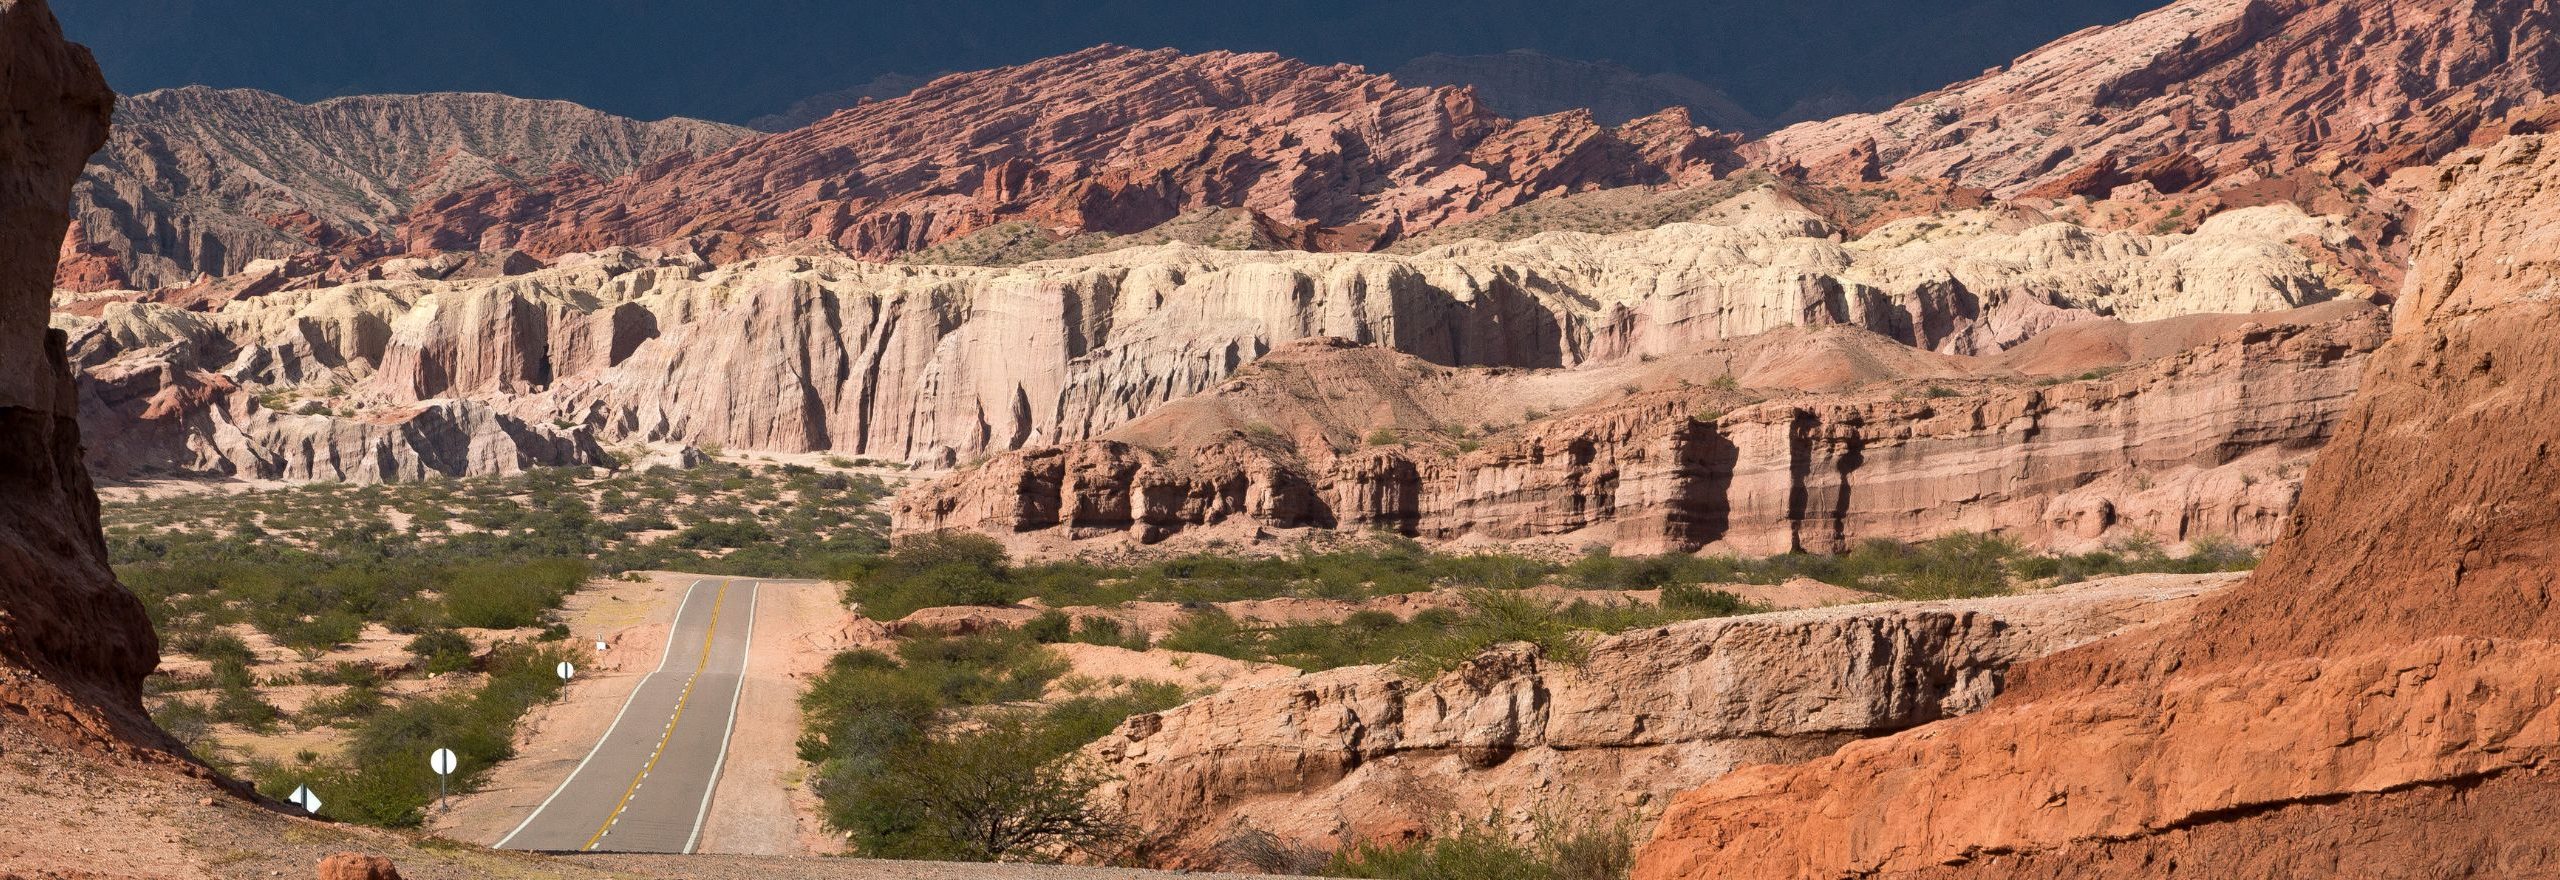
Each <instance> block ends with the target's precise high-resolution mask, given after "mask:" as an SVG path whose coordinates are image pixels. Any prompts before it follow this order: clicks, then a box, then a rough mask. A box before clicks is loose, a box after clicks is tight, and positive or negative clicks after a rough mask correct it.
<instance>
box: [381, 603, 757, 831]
mask: <svg viewBox="0 0 2560 880" xmlns="http://www.w3.org/2000/svg"><path fill="white" fill-rule="evenodd" d="M701 579H702V578H701V576H699V575H689V574H678V573H674V572H647V573H645V574H644V575H642V578H641V579H640V580H638V581H623V580H617V579H605V580H600V581H598V582H596V584H594V585H591V586H590V587H589V588H588V589H585V590H580V591H578V592H577V593H576V594H574V595H571V596H570V597H569V599H568V601H567V603H566V604H564V605H563V606H562V609H561V611H562V615H561V619H562V620H564V621H566V622H568V624H569V632H570V638H571V639H572V640H573V643H574V644H576V645H578V646H579V647H580V648H581V649H582V650H583V651H585V652H586V653H587V655H588V656H587V658H586V660H585V661H584V662H581V663H579V664H578V667H579V672H578V675H577V677H575V678H573V679H571V680H570V682H569V687H568V690H567V691H566V692H565V693H564V694H562V698H561V699H560V700H557V701H554V702H551V703H547V704H544V705H542V706H537V707H535V708H534V710H533V711H531V712H528V713H526V714H525V718H524V721H523V723H521V724H519V725H517V727H516V757H515V759H514V760H510V761H507V762H505V763H503V764H500V765H498V767H497V769H496V770H495V771H493V772H491V773H490V774H489V777H488V780H487V782H486V783H485V784H484V785H483V786H482V787H481V789H480V790H479V791H477V792H473V793H471V794H468V795H463V796H461V797H457V798H454V799H452V800H450V801H448V802H446V804H445V809H443V810H442V811H439V812H436V813H433V814H431V815H430V816H429V818H428V820H427V827H428V828H429V829H431V830H433V831H434V832H435V833H437V834H440V835H443V836H446V837H450V838H453V839H455V840H462V841H469V842H471V843H475V844H483V845H485V844H490V843H495V842H496V841H497V840H498V838H501V837H504V836H506V834H507V832H509V831H512V830H514V829H515V826H516V824H517V823H519V822H522V821H524V817H525V816H526V815H529V814H530V813H531V812H532V810H533V809H534V808H535V807H536V806H539V805H541V803H542V799H543V798H546V797H550V796H551V792H552V790H553V789H556V788H559V787H560V783H561V781H562V780H565V779H567V778H568V777H569V773H570V771H572V770H575V769H577V766H578V762H579V761H580V760H582V759H584V758H585V757H586V756H587V752H588V750H590V749H592V748H594V747H595V744H596V740H598V739H600V738H602V737H603V736H604V732H605V728H608V727H611V726H612V725H613V717H614V715H615V714H617V713H619V712H620V711H621V709H622V704H623V701H624V700H627V699H629V698H630V696H631V690H632V689H633V688H635V687H638V686H639V685H640V679H641V678H643V677H646V676H647V675H648V674H649V672H650V671H652V670H654V669H655V668H657V664H658V658H659V657H660V656H661V655H663V654H664V653H665V651H666V639H667V628H668V626H669V625H670V624H671V623H672V622H673V621H674V618H675V611H676V606H677V604H678V600H680V599H682V598H683V596H684V592H685V590H686V589H687V588H688V587H691V586H692V585H693V583H694V581H697V580H701ZM713 580H715V581H716V580H717V579H716V578H715V579H713ZM758 617H759V618H761V617H762V615H761V614H759V615H758ZM759 622H761V621H759ZM599 640H601V641H603V642H604V643H605V644H606V648H605V650H603V651H601V652H599V651H596V650H595V643H596V642H597V641H599Z"/></svg>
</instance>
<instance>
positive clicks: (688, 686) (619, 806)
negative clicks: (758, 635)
mask: <svg viewBox="0 0 2560 880" xmlns="http://www.w3.org/2000/svg"><path fill="white" fill-rule="evenodd" d="M728 598H729V580H728V579H725V578H724V579H722V580H721V581H720V592H719V593H717V594H714V595H713V596H712V597H711V624H710V625H709V626H707V627H705V628H704V629H703V631H702V657H701V658H700V659H697V660H695V661H693V674H692V675H689V676H686V677H685V680H684V692H683V693H680V694H677V695H676V714H675V717H672V718H669V719H667V729H666V732H665V733H661V734H659V735H658V747H657V748H656V749H655V750H652V751H650V752H649V763H647V764H643V765H641V766H640V775H638V776H634V777H632V778H631V787H629V788H625V789H623V790H622V800H620V801H617V802H615V803H614V805H613V812H611V813H608V814H606V815H605V817H604V825H603V826H602V827H599V828H597V829H596V835H595V836H594V837H590V838H587V845H586V846H583V847H579V849H581V850H592V849H595V848H596V844H598V843H601V842H603V841H604V835H605V832H608V831H612V830H613V823H615V822H619V821H621V820H622V810H623V808H625V807H629V806H631V796H632V795H634V794H637V793H639V791H640V783H641V782H642V781H643V780H646V779H648V778H649V771H652V770H656V769H658V759H659V758H661V757H664V756H665V755H666V754H667V743H668V742H670V741H673V740H674V739H675V738H676V723H677V722H680V721H683V720H684V706H685V704H686V703H688V702H691V701H692V700H693V683H694V682H695V681H697V680H700V679H701V678H702V670H703V669H704V668H706V667H708V666H710V665H711V642H712V639H713V638H715V637H717V636H718V635H719V634H720V606H721V604H723V603H724V602H726V601H727V600H728Z"/></svg>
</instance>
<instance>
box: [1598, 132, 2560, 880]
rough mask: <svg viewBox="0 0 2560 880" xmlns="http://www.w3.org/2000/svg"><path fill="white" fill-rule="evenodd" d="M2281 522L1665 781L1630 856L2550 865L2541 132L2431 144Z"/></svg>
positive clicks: (2177, 865) (2554, 406)
mask: <svg viewBox="0 0 2560 880" xmlns="http://www.w3.org/2000/svg"><path fill="white" fill-rule="evenodd" d="M2442 179H2443V181H2444V182H2445V184H2446V185H2447V187H2448V191H2447V193H2446V194H2445V198H2444V200H2443V204H2442V207H2441V208H2440V209H2439V210H2438V211H2437V213H2436V214H2435V216H2434V218H2433V220H2432V221H2431V224H2430V226H2429V228H2428V229H2427V230H2426V231H2425V232H2424V233H2423V234H2422V236H2421V239H2420V241H2419V243H2418V245H2417V249H2416V255H2417V259H2416V265H2415V267H2414V269H2413V271H2412V273H2411V281H2410V284H2409V286H2408V288H2407V290H2406V295H2405V297H2404V299H2403V300H2402V302H2403V305H2402V308H2401V312H2400V314H2399V315H2398V316H2397V318H2396V327H2395V332H2394V334H2393V336H2392V338H2391V340H2390V341H2389V342H2388V343H2386V344H2385V345H2384V346H2383V347H2382V348H2381V349H2380V350H2378V351H2377V352H2376V353H2375V354H2374V355H2373V357H2372V359H2371V361H2370V363H2369V365H2368V367H2367V370H2366V378H2365V381H2364V389H2363V391H2362V392H2361V394H2360V396H2359V397H2358V398H2357V400H2356V402H2355V404H2354V405H2353V407H2352V408H2351V409H2350V410H2349V412H2348V413H2347V415H2346V417H2345V419H2344V421H2343V423H2342V425H2341V428H2340V431H2339V435H2338V437H2337V438H2336V439H2335V440H2334V441H2333V442H2332V443H2331V444H2330V446H2329V447H2328V448H2327V449H2326V450H2325V451H2324V452H2322V454H2321V455H2320V456H2319V458H2318V459H2317V461H2316V462H2315V464H2314V465H2313V467H2312V471H2311V473H2310V475H2309V477H2308V478H2307V482H2306V484H2305V488H2304V500H2303V504H2302V507H2301V510H2300V512H2299V514H2298V516H2297V517H2296V519H2295V521H2294V524H2293V526H2292V528H2291V530H2290V532H2289V533H2288V534H2287V536H2286V537H2285V539H2284V540H2283V542H2281V543H2280V544H2279V545H2277V547H2276V548H2275V549H2274V551H2273V552H2272V553H2270V554H2269V557H2268V560H2267V563H2266V565H2265V566H2263V567H2262V568H2260V569H2259V571H2258V573H2257V574H2256V575H2255V576H2254V577H2253V578H2252V579H2251V580H2250V582H2249V583H2248V584H2246V585H2244V586H2243V587H2241V588H2239V589H2237V590H2234V591H2233V592H2231V593H2229V594H2226V595H2225V596H2223V597H2221V598H2218V599H2216V600H2213V601H2212V602H2210V603H2208V604H2207V606H2206V607H2205V608H2204V609H2203V610H2202V611H2200V612H2199V613H2198V615H2197V617H2196V618H2195V620H2194V622H2193V623H2191V624H2187V625H2184V626H2179V627H2174V628H2171V629H2167V630H2164V631H2161V632H2158V633H2154V634H2148V635H2143V636H2136V637H2131V638H2125V639H2118V640H2112V641H2106V642H2100V643H2097V644H2095V645H2092V646H2090V647H2087V648H2083V649H2081V650H2077V651H2072V652H2066V653H2064V654H2061V655H2058V656H2056V657H2054V658H2052V659H2050V660H2046V661H2043V662H2040V663H2036V664H2030V665H2029V666H2027V667H2025V668H2024V669H2022V670H2021V671H2020V673H2019V679H2020V681H2021V684H2020V686H2019V687H2018V688H2016V689H2015V690H2013V691H2012V692H2011V693H2010V694H2008V695H2006V696H2004V697H2002V698H2001V699H2000V700H1998V701H1995V702H1994V703H1993V705H1992V707H1991V708H1990V709H1989V710H1988V711H1986V712H1984V713H1982V714H1979V715H1975V716H1971V717H1968V718H1965V719H1960V720H1957V721H1953V722H1948V723H1944V724H1939V725H1932V726H1929V727H1924V728H1921V729H1919V730H1916V731H1913V732H1911V733H1908V734H1904V735H1900V736H1896V737H1891V738H1887V739H1881V740H1875V741H1870V742H1865V743H1859V744H1854V745H1851V746H1849V747H1847V748H1844V749H1842V750H1841V751H1840V752H1839V753H1838V754H1836V755H1833V756H1831V757H1828V758H1824V759H1821V760H1817V761H1813V762H1809V763H1805V764H1801V765H1796V766H1783V767H1779V766H1772V767H1760V768H1750V769H1746V770H1743V771H1740V772H1737V773H1735V774H1733V775H1731V776H1728V777H1725V778H1724V779H1721V780H1718V781H1716V782H1714V783H1711V784H1709V785H1707V786H1705V787H1703V788H1700V789H1698V790H1696V791H1693V792H1690V793H1688V794H1686V795H1683V796H1682V797H1681V798H1680V799H1679V801H1678V802H1677V803H1675V804H1674V806H1673V807H1672V809H1671V810H1670V812H1669V813H1668V815H1666V816H1665V818H1664V819H1663V821H1662V823H1661V825H1660V826H1659V828H1658V830H1657V831H1656V835H1655V838H1654V840H1653V842H1652V843H1651V844H1650V845H1649V846H1648V847H1647V848H1646V849H1645V850H1644V852H1643V853H1642V857H1641V864H1640V865H1639V867H1638V871H1637V876H1638V877H1639V878H1643V880H1674V878H1699V877H1941V876H1946V877H1952V876H1999V877H2105V876H2127V877H2130V876H2144V877H2150V876H2170V875H2185V874H2189V873H2192V874H2195V875H2197V876H2214V877H2298V876H2375V877H2381V876H2444V877H2450V876H2548V875H2550V874H2551V873H2552V872H2553V871H2555V870H2560V861H2555V859H2560V856H2555V854H2556V853H2560V822H2554V821H2553V815H2552V812H2551V811H2552V809H2553V808H2552V807H2551V804H2553V803H2554V802H2555V800H2554V798H2555V796H2560V777H2555V776H2554V775H2553V772H2552V770H2551V769H2550V767H2551V765H2550V762H2551V760H2552V759H2553V758H2554V757H2555V756H2560V698H2555V696H2554V695H2555V694H2560V641H2555V639H2560V603H2555V600H2554V598H2553V597H2554V595H2555V592H2560V590H2555V588H2560V575H2555V574H2554V572H2555V571H2560V540H2555V537H2554V536H2555V535H2560V508H2555V507H2554V506H2553V505H2552V504H2551V499H2553V498H2555V497H2560V466H2556V465H2555V459H2554V457H2553V456H2552V454H2551V442H2552V441H2551V438H2552V437H2553V436H2555V433H2560V390H2555V389H2556V388H2560V384H2556V383H2555V378H2556V377H2560V334H2556V333H2555V332H2554V331H2555V328H2560V300H2555V299H2554V297H2553V290H2554V285H2555V284H2560V273H2556V272H2555V266H2560V244H2555V241H2554V240H2553V239H2552V238H2551V237H2550V236H2548V235H2544V234H2541V233H2540V232H2539V230H2541V229H2544V228H2546V225H2545V224H2544V223H2543V222H2541V221H2546V220H2548V219H2549V218H2553V217H2560V143H2555V142H2553V141H2551V140H2549V139H2546V138H2542V137H2516V138H2511V139H2509V140H2507V141H2505V142H2503V143H2501V144H2499V145H2498V146H2496V147H2494V148H2491V149H2488V150H2486V151H2484V152H2480V153H2476V154H2472V155H2468V156H2465V157H2461V158H2460V159H2458V160H2457V161H2454V162H2451V163H2449V164H2448V165H2447V166H2446V167H2445V168H2444V169H2443V172H2442Z"/></svg>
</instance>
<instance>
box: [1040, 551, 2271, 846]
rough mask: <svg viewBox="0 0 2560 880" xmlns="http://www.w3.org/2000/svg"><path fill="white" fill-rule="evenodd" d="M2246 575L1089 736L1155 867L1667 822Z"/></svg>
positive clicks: (1521, 651) (1195, 712) (1640, 651)
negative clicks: (1587, 824)
mask: <svg viewBox="0 0 2560 880" xmlns="http://www.w3.org/2000/svg"><path fill="white" fill-rule="evenodd" d="M2245 577H2246V576H2245V575H2237V574H2211V575H2134V576H2129V577H2120V578H2110V579H2107V580H2103V581H2092V582H2088V583H2084V584H2077V585H2071V586H2066V587H2059V588H2055V589H2052V590H2047V591H2043V592H2038V593H2034V594H2031V595H2022V596H2012V597H2003V598H1996V599H1971V600H1957V601H1946V602H1878V603H1870V604H1861V605H1846V606H1836V607H1831V608H1819V609H1808V610H1801V611H1785V612H1776V613H1770V614H1756V615H1747V616H1742V617H1730V618H1718V619H1711V620H1698V621H1691V622H1687V623H1679V624H1673V625H1670V626H1664V627H1655V628H1649V629H1641V630H1635V631H1631V632H1626V633H1621V634H1618V635H1614V636H1609V637H1606V638H1602V639H1598V640H1597V641H1595V642H1594V643H1593V644H1592V645H1591V646H1590V651H1589V654H1588V656H1587V657H1586V658H1584V659H1583V660H1582V661H1581V662H1579V663H1576V664H1570V665H1568V664H1564V663H1559V662H1556V661H1554V660H1551V659H1549V658H1545V657H1542V656H1540V655H1539V652H1538V651H1537V649H1536V648H1534V647H1532V646H1529V645H1525V644H1515V645H1508V646H1504V647H1501V648H1497V649H1495V650H1493V651H1491V652H1488V653H1486V654H1484V655H1483V656H1480V657H1478V658H1477V659H1475V660H1474V661H1472V662H1469V663H1467V664H1465V665H1463V666H1461V667H1459V668H1458V669H1455V670H1453V671H1450V672H1448V673H1446V674H1443V675H1441V676H1439V677H1437V678H1435V679H1432V680H1429V681H1418V680H1415V679H1413V678H1411V677H1408V676H1406V675H1404V674H1402V673H1399V672H1397V671H1396V670H1395V669H1394V668H1392V667H1385V666H1362V667H1353V668H1347V669H1337V670H1332V671H1328V672H1322V673H1316V674H1312V675H1306V676H1300V677H1297V678H1292V679H1288V680H1285V681H1278V682H1272V683H1268V684H1262V685H1252V686H1246V687H1241V688H1236V689H1233V690H1229V691H1226V692H1224V693H1220V694H1218V695H1216V696H1213V697H1210V698H1207V699H1203V700H1199V701H1196V702H1193V703H1190V704H1188V705H1185V706H1182V707H1179V708H1176V709H1173V710H1170V711H1166V712H1162V713H1157V714H1150V715H1140V716H1137V717H1135V718H1132V719H1130V720H1129V721H1128V722H1127V723H1125V724H1123V725H1122V726H1121V727H1120V729H1119V730H1117V731H1115V732H1114V733H1113V734H1112V735H1110V736H1109V737H1106V738H1104V739H1103V740H1102V741H1101V742H1098V743H1096V744H1095V745H1093V746H1091V747H1090V754H1092V755H1094V756H1096V757H1097V758H1099V759H1100V760H1101V761H1103V762H1104V763H1105V764H1106V765H1107V766H1108V768H1109V769H1110V770H1111V771H1112V772H1113V773H1114V774H1116V775H1118V776H1119V777H1120V779H1121V782H1120V783H1118V784H1117V786H1116V787H1115V788H1113V789H1112V790H1110V791H1108V792H1107V793H1106V795H1105V797H1106V798H1108V799H1111V800H1113V801H1116V806H1118V807H1120V808H1121V809H1123V810H1124V811H1125V812H1126V814H1127V815H1128V816H1129V818H1130V819H1131V820H1133V822H1134V823H1135V825H1136V826H1137V828H1138V829H1139V831H1140V833H1141V834H1142V835H1143V836H1144V842H1145V846H1146V848H1147V849H1148V850H1149V851H1150V852H1153V853H1155V854H1156V858H1157V859H1158V860H1159V862H1160V863H1161V864H1162V865H1163V866H1172V867H1188V868H1202V869H1207V868H1239V867H1248V866H1246V865H1242V864H1238V863H1237V861H1238V857H1237V856H1236V855H1235V854H1234V852H1233V850H1234V849H1235V847H1233V846H1231V845H1230V841H1234V840H1237V839H1239V838H1241V837H1245V836H1259V835H1261V834H1268V835H1270V836H1271V837H1274V838H1277V840H1278V841H1279V842H1280V844H1281V845H1282V846H1284V847H1289V848H1300V849H1305V850H1308V851H1330V850H1332V849H1335V848H1337V847H1339V846H1341V845H1344V844H1347V843H1351V842H1355V841H1363V840H1367V841H1377V840H1394V839H1400V838H1404V837H1408V836H1412V835H1417V834H1420V833H1423V832H1426V831H1430V830H1434V829H1437V828H1441V827H1445V826H1447V825H1449V824H1451V823H1452V822H1456V821H1482V820H1486V819H1488V818H1490V819H1492V820H1493V821H1495V822H1498V823H1503V824H1507V825H1509V826H1510V827H1512V828H1514V829H1515V830H1520V831H1523V832H1525V831H1526V830H1527V829H1528V828H1529V826H1530V825H1532V824H1533V823H1534V822H1536V821H1537V820H1538V818H1539V817H1541V816H1556V815H1567V816H1584V815H1597V816H1619V817H1624V818H1625V819H1626V820H1627V821H1630V822H1634V821H1639V820H1643V819H1649V818H1650V817H1652V816H1653V815H1655V814H1657V813H1658V812H1659V811H1660V810H1661V807H1662V805H1663V803H1664V802H1666V801H1667V800H1668V799H1669V797H1670V796H1671V795H1672V794H1674V793H1677V792H1680V791H1684V790H1687V789H1690V788H1694V787H1696V786H1698V785H1700V784H1702V783H1704V782H1706V781H1708V780H1711V779H1715V778H1717V777H1720V776H1723V775H1724V774H1726V773H1728V772H1731V771H1732V770H1734V769H1735V768H1736V767H1739V766H1742V765H1746V764H1757V763H1787V762H1796V761H1804V760H1809V759H1812V758H1816V757H1820V756H1822V755H1826V754H1830V753H1831V752H1832V751H1834V750H1836V749H1838V748H1840V747H1841V746H1842V745H1843V744H1845V743H1849V742H1852V741H1856V740H1859V739H1863V738H1867V737H1872V736H1879V735H1883V734H1887V733H1891V732H1894V731H1898V730H1903V729H1907V728H1911V727H1915V726H1918V725H1922V724H1926V723H1928V722H1931V721H1936V720H1939V719H1942V718H1947V717H1951V716H1956V715H1962V714H1966V713H1969V712H1972V711H1974V710H1976V709H1979V708H1981V707H1982V706H1983V705H1984V704H1985V703H1987V702H1989V701H1990V699H1991V698H1992V697H1993V696H1994V695H1996V694H1998V693H1999V692H2000V691H2001V690H2002V689H2003V687H2004V685H2005V684H2006V682H2007V680H2008V672H2009V669H2010V668H2011V667H2012V666H2013V665H2015V664H2018V663H2021V662H2024V661H2026V660H2029V659H2032V658H2036V657H2042V656H2046V655H2049V654H2052V653H2054V652H2057V651H2061V650H2064V649H2067V648H2070V647H2073V646H2076V645H2080V644H2083V643H2086V642H2090V641H2094V640H2097V639H2101V638H2106V637H2108V636H2112V635H2116V634H2119V633H2124V632H2127V631H2131V630H2134V629H2137V628H2142V627H2146V626H2150V625H2155V624H2159V623H2162V622H2166V621H2171V620H2178V619H2183V618H2184V617H2185V616H2186V615H2187V614H2188V613H2189V612H2191V611H2192V610H2193V608H2194V607H2195V606H2196V604H2197V603H2198V602H2200V601H2201V600H2202V598H2203V597H2205V596H2207V595H2210V594H2213V593H2215V592H2219V591H2221V590H2223V589H2226V588H2228V587H2230V586H2231V585H2233V584H2235V583H2238V582H2239V581H2240V580H2241V579H2243V578H2245Z"/></svg>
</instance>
